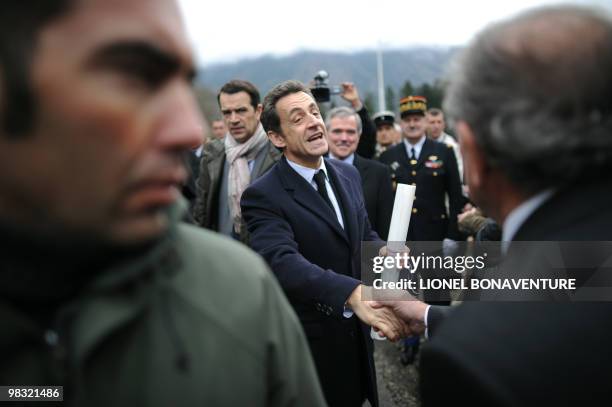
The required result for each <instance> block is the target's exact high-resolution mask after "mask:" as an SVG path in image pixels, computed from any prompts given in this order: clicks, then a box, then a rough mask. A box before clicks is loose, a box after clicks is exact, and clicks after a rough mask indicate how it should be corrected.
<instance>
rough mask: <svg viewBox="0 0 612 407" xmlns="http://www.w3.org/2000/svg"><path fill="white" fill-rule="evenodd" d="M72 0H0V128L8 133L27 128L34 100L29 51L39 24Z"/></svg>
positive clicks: (33, 112)
mask: <svg viewBox="0 0 612 407" xmlns="http://www.w3.org/2000/svg"><path fill="white" fill-rule="evenodd" d="M73 5H74V0H29V1H23V0H3V1H2V2H0V72H1V75H2V76H1V77H0V81H1V82H2V86H1V87H0V88H3V90H4V91H3V92H2V94H0V100H3V102H4V103H3V104H4V108H3V110H2V111H0V126H1V127H0V128H1V129H2V131H3V132H6V134H7V135H10V136H13V137H15V136H19V135H22V134H25V133H27V132H28V131H30V130H31V128H32V125H33V123H34V118H35V116H36V100H35V97H34V94H33V90H32V85H31V83H30V71H31V63H32V53H33V51H34V49H35V47H36V43H37V41H38V36H39V33H40V31H41V30H42V28H43V27H44V26H45V25H47V24H49V23H50V22H51V21H52V20H54V19H56V18H58V17H59V16H61V15H64V14H66V13H68V12H69V11H70V10H71V9H72V6H73Z"/></svg>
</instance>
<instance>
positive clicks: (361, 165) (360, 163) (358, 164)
mask: <svg viewBox="0 0 612 407" xmlns="http://www.w3.org/2000/svg"><path fill="white" fill-rule="evenodd" d="M353 165H354V166H355V168H357V171H359V175H360V176H361V183H362V184H365V182H366V179H367V176H368V173H369V170H370V166H369V165H367V164H366V162H365V161H364V160H363V159H362V158H361V157H360V156H358V155H357V154H355V158H354V160H353Z"/></svg>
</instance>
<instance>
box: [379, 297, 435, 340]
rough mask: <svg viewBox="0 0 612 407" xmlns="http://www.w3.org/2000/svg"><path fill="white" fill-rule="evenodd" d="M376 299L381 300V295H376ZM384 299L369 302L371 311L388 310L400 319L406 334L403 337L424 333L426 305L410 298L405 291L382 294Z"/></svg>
mask: <svg viewBox="0 0 612 407" xmlns="http://www.w3.org/2000/svg"><path fill="white" fill-rule="evenodd" d="M376 297H377V298H381V293H380V292H377V293H376ZM382 298H384V299H380V300H378V301H369V305H370V306H371V307H372V308H373V309H388V310H390V311H393V314H394V315H395V316H396V317H398V318H400V319H401V320H402V321H403V322H404V324H405V326H406V327H407V328H408V332H407V333H405V336H413V335H421V334H423V333H424V332H425V311H426V310H427V304H425V303H424V302H421V301H419V300H417V299H416V298H414V297H413V296H411V295H410V294H409V293H407V292H406V291H399V292H398V291H397V290H393V291H389V292H388V293H385V294H383V297H382Z"/></svg>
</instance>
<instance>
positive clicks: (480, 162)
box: [455, 121, 488, 191]
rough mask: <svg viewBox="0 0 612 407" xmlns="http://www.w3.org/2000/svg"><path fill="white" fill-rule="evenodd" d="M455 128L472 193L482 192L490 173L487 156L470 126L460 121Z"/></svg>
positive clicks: (466, 177)
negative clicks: (474, 191) (475, 191)
mask: <svg viewBox="0 0 612 407" xmlns="http://www.w3.org/2000/svg"><path fill="white" fill-rule="evenodd" d="M455 128H456V130H457V133H458V134H459V145H460V148H461V154H462V155H463V165H464V174H465V179H466V181H467V183H468V185H469V187H470V191H473V190H480V189H481V188H483V186H484V183H485V177H486V174H487V172H488V164H487V160H486V158H485V155H484V153H483V151H482V149H481V148H480V146H479V145H478V144H477V143H476V138H475V137H474V132H473V131H472V128H471V127H470V125H469V124H467V123H466V122H464V121H458V122H457V125H456V126H455Z"/></svg>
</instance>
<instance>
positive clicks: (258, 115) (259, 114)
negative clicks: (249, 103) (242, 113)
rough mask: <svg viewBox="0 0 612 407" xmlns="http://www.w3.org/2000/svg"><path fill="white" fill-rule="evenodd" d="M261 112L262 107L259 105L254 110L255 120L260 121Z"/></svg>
mask: <svg viewBox="0 0 612 407" xmlns="http://www.w3.org/2000/svg"><path fill="white" fill-rule="evenodd" d="M262 111H263V105H262V104H261V103H259V104H258V105H257V107H256V108H255V117H256V118H257V120H259V119H260V117H261V112H262Z"/></svg>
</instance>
